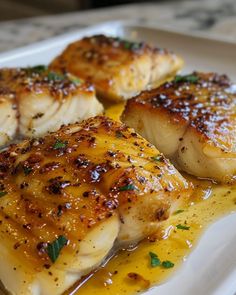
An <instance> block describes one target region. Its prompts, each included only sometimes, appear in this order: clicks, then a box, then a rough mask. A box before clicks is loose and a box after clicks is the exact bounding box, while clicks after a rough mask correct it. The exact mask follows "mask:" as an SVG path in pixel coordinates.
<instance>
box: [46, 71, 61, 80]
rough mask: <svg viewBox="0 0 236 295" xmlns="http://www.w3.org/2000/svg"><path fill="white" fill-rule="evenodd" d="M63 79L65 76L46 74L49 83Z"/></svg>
mask: <svg viewBox="0 0 236 295" xmlns="http://www.w3.org/2000/svg"><path fill="white" fill-rule="evenodd" d="M63 79H65V76H63V75H60V74H57V73H54V72H49V73H48V80H49V81H61V80H63Z"/></svg>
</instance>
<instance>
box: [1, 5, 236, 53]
mask: <svg viewBox="0 0 236 295" xmlns="http://www.w3.org/2000/svg"><path fill="white" fill-rule="evenodd" d="M127 19H128V20H136V21H138V23H139V24H145V25H146V24H150V25H152V26H155V27H157V28H158V27H161V28H163V27H164V28H168V29H173V28H174V29H180V30H183V31H186V32H192V31H197V32H200V33H202V34H206V33H207V34H208V35H210V36H212V37H214V38H220V39H222V38H223V39H225V40H229V41H231V42H235V43H236V1H235V0H189V1H172V2H162V3H148V2H147V3H142V4H132V5H125V6H117V7H112V8H102V9H96V10H88V11H80V12H73V13H67V14H60V15H53V16H44V17H35V18H28V19H23V20H15V21H8V22H1V23H0V28H1V30H0V41H1V42H0V51H2V52H3V51H7V50H9V49H13V48H17V47H20V46H24V45H26V44H30V43H33V42H36V41H39V40H43V39H47V38H50V37H52V36H55V35H60V34H63V33H66V32H71V31H74V30H78V29H80V28H84V27H87V26H89V25H94V24H97V23H101V22H105V21H111V20H127Z"/></svg>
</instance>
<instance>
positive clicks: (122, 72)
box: [50, 35, 183, 100]
mask: <svg viewBox="0 0 236 295" xmlns="http://www.w3.org/2000/svg"><path fill="white" fill-rule="evenodd" d="M182 65H183V60H182V59H181V58H180V57H178V56H177V55H175V54H173V53H171V52H169V51H167V50H165V49H159V48H155V47H151V46H149V45H147V44H146V43H134V42H130V41H126V40H122V39H120V38H112V37H107V36H104V35H96V36H92V37H85V38H83V39H82V40H79V41H77V42H74V43H72V44H70V45H69V46H68V47H67V48H66V49H65V50H64V52H63V53H62V54H61V55H60V56H58V57H57V58H56V59H55V60H54V61H53V62H52V63H51V65H50V68H51V69H52V70H54V71H60V72H67V71H68V72H70V73H72V74H74V75H76V76H79V77H82V78H84V79H86V80H88V81H90V82H92V83H93V84H94V85H95V88H96V91H97V92H98V94H99V95H100V96H101V97H105V98H107V99H110V100H126V99H128V98H130V97H132V96H133V95H135V94H137V93H139V92H140V91H141V90H144V89H146V88H147V87H148V85H151V86H152V85H157V84H160V83H161V82H163V80H164V79H166V78H167V77H170V76H173V75H175V73H176V72H177V71H178V70H179V69H180V68H182Z"/></svg>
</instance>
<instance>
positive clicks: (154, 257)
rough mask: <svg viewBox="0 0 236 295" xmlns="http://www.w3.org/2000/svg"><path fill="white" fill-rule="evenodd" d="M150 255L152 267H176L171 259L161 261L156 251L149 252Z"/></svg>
mask: <svg viewBox="0 0 236 295" xmlns="http://www.w3.org/2000/svg"><path fill="white" fill-rule="evenodd" d="M149 256H150V259H151V267H157V266H162V267H164V268H172V267H174V263H173V262H171V261H169V260H165V261H162V262H161V260H160V259H159V258H158V256H157V254H156V253H153V252H149Z"/></svg>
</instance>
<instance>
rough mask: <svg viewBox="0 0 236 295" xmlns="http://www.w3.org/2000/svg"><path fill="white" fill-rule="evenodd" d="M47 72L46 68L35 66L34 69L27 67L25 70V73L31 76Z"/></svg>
mask: <svg viewBox="0 0 236 295" xmlns="http://www.w3.org/2000/svg"><path fill="white" fill-rule="evenodd" d="M46 70H47V67H46V66H44V65H37V66H35V67H28V68H25V71H26V72H27V74H28V75H31V74H41V73H43V72H45V71H46Z"/></svg>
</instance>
